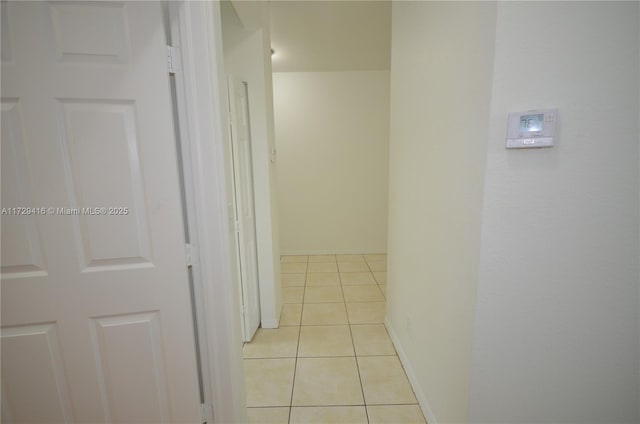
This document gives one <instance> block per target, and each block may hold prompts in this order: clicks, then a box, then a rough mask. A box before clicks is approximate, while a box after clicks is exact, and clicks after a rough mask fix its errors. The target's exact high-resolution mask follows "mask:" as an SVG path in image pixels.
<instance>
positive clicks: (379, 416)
mask: <svg viewBox="0 0 640 424" xmlns="http://www.w3.org/2000/svg"><path fill="white" fill-rule="evenodd" d="M367 413H368V414H369V423H371V424H398V423H402V424H426V421H425V419H424V416H423V415H422V410H420V407H419V406H418V405H369V406H367Z"/></svg>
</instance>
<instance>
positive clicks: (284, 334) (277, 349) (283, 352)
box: [242, 327, 300, 358]
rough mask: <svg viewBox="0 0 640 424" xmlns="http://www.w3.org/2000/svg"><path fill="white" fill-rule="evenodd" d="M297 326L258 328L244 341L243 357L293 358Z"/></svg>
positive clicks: (295, 349)
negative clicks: (249, 340) (246, 341)
mask: <svg viewBox="0 0 640 424" xmlns="http://www.w3.org/2000/svg"><path fill="white" fill-rule="evenodd" d="M299 330H300V329H299V327H280V328H259V329H258V331H257V332H256V334H255V336H253V340H251V342H249V343H245V344H244V346H243V348H242V351H243V354H244V357H245V358H295V357H296V352H297V350H298V333H299Z"/></svg>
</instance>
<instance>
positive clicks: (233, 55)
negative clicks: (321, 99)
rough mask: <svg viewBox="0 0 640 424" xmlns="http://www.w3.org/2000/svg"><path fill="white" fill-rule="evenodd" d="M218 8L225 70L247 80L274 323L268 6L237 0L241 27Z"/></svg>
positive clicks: (266, 307)
mask: <svg viewBox="0 0 640 424" xmlns="http://www.w3.org/2000/svg"><path fill="white" fill-rule="evenodd" d="M221 10H222V23H223V39H224V40H223V41H224V42H223V44H224V55H225V57H224V59H225V72H226V73H227V75H233V77H234V78H235V79H236V80H238V81H245V82H247V86H248V95H249V116H250V127H251V144H252V154H253V175H254V195H255V216H256V240H257V251H258V274H259V284H260V314H261V322H262V327H263V328H276V327H277V326H278V323H279V319H280V310H281V308H282V296H281V286H280V254H279V252H280V247H279V244H278V233H277V232H278V222H277V219H278V212H277V197H276V195H277V194H276V186H275V184H276V182H275V179H276V176H275V170H274V166H273V164H272V163H271V151H272V150H273V149H274V148H275V140H274V131H273V92H272V82H271V60H270V48H269V44H270V41H269V17H268V9H266V4H264V3H259V2H243V3H242V7H241V10H242V11H243V13H244V14H243V17H245V20H246V21H248V22H250V25H252V27H251V28H245V25H244V24H243V23H242V22H241V20H240V19H239V17H238V16H237V14H236V12H235V10H234V8H233V6H232V5H231V3H229V2H222V3H221Z"/></svg>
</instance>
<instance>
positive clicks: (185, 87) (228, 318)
mask: <svg viewBox="0 0 640 424" xmlns="http://www.w3.org/2000/svg"><path fill="white" fill-rule="evenodd" d="M169 5H170V26H171V31H172V33H173V34H179V40H175V39H174V40H173V41H174V44H177V43H179V45H177V46H176V47H179V49H180V58H179V62H180V63H179V66H180V72H181V74H182V78H180V80H176V83H177V84H176V85H177V87H176V89H177V90H178V91H181V93H180V94H179V97H182V98H181V100H180V101H178V109H179V115H180V117H181V118H182V119H183V121H184V122H181V138H183V140H182V141H181V142H182V146H183V149H185V148H186V155H185V157H186V158H187V160H188V161H189V162H190V163H189V164H188V165H190V166H185V169H184V173H185V174H187V175H185V183H187V184H189V185H191V187H188V188H187V190H188V191H190V192H191V196H188V197H191V200H189V199H187V207H188V208H189V209H190V212H189V213H188V215H190V216H191V217H192V218H193V219H195V222H190V223H189V225H190V227H191V228H194V232H195V234H194V236H195V238H194V237H192V238H191V244H192V245H195V246H196V250H195V252H196V253H195V254H196V256H197V263H198V264H199V265H198V266H197V267H195V268H194V270H193V272H194V283H195V284H196V286H197V287H196V292H200V293H201V295H202V299H201V302H200V304H199V305H198V304H196V309H200V310H197V314H196V315H197V316H198V326H199V328H200V330H201V331H200V337H201V339H200V345H201V351H200V353H201V360H202V372H203V373H204V374H205V375H203V382H204V385H205V387H204V393H205V396H206V398H207V399H206V401H207V402H206V403H209V402H211V406H212V409H213V422H217V423H241V422H246V421H247V418H246V399H245V388H244V369H243V363H242V337H241V334H242V333H241V325H240V310H239V304H240V303H239V299H238V292H237V287H236V286H235V285H234V281H233V277H232V275H233V274H232V264H233V256H232V252H231V249H230V239H229V238H230V232H231V228H230V220H229V210H228V208H227V204H228V193H227V187H228V186H227V182H226V178H227V176H226V174H225V158H226V156H225V155H226V152H225V144H226V140H228V137H229V132H228V131H229V129H228V125H227V123H228V120H229V117H228V111H227V108H226V79H225V73H224V68H223V50H222V28H221V16H220V3H219V2H218V1H198V2H194V1H180V2H169ZM185 122H186V124H185ZM185 137H186V138H185ZM190 232H191V231H190ZM209 414H210V413H209ZM209 414H207V415H209ZM207 419H208V422H211V416H209V417H208V418H207Z"/></svg>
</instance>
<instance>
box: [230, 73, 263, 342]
mask: <svg viewBox="0 0 640 424" xmlns="http://www.w3.org/2000/svg"><path fill="white" fill-rule="evenodd" d="M229 93H230V94H229V99H230V110H231V138H232V143H231V144H232V148H231V150H232V155H233V171H234V172H233V174H234V175H233V178H234V182H235V184H234V189H235V201H236V210H235V214H236V219H237V221H238V244H239V262H240V280H241V288H242V303H243V323H244V340H245V341H249V340H251V339H252V338H253V335H254V334H255V332H256V330H257V329H258V326H260V288H259V276H258V254H257V243H256V221H255V208H254V194H253V163H252V160H253V158H252V154H251V130H250V125H249V103H248V90H247V84H246V83H244V82H242V81H235V80H234V78H231V77H230V78H229Z"/></svg>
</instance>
